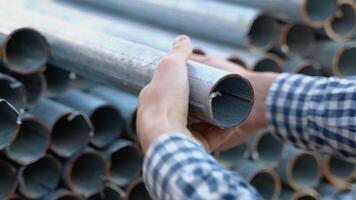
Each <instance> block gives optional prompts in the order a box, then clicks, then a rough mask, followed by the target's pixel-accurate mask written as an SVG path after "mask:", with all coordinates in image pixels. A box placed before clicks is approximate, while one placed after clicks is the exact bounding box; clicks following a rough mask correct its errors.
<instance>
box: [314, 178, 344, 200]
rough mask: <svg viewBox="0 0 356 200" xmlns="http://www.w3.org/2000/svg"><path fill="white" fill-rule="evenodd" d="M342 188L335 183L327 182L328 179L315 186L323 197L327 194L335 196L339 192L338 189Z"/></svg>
mask: <svg viewBox="0 0 356 200" xmlns="http://www.w3.org/2000/svg"><path fill="white" fill-rule="evenodd" d="M339 189H340V188H338V187H337V186H335V185H332V184H330V183H329V182H327V180H325V179H323V180H322V181H321V182H320V183H319V185H318V186H317V187H316V188H315V190H316V191H317V192H318V193H319V194H320V196H322V197H326V196H334V195H336V194H337V192H338V190H339Z"/></svg>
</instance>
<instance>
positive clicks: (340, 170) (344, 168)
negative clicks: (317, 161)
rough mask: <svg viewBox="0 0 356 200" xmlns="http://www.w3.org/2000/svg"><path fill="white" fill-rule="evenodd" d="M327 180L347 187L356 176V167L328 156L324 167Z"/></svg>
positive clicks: (324, 160) (324, 161)
mask: <svg viewBox="0 0 356 200" xmlns="http://www.w3.org/2000/svg"><path fill="white" fill-rule="evenodd" d="M322 169H323V173H324V176H325V178H326V179H327V180H328V181H329V182H330V183H332V184H334V185H337V186H345V185H347V184H348V183H349V182H350V181H351V180H352V179H353V178H354V176H355V173H356V165H355V164H354V163H352V162H348V161H346V160H342V159H340V158H337V157H334V156H331V155H326V156H325V157H324V159H323V165H322Z"/></svg>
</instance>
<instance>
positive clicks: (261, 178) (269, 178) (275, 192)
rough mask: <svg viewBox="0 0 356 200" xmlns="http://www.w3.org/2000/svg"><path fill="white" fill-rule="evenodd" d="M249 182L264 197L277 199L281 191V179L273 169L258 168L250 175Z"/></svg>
mask: <svg viewBox="0 0 356 200" xmlns="http://www.w3.org/2000/svg"><path fill="white" fill-rule="evenodd" d="M249 182H250V184H251V185H252V186H254V187H255V188H256V190H257V191H258V192H259V193H260V194H261V196H262V197H263V198H264V199H277V198H278V197H279V195H280V193H281V187H282V186H281V179H280V177H279V176H278V174H277V173H276V172H275V171H273V170H269V169H264V170H260V171H258V172H256V173H255V174H254V175H253V176H251V177H250V180H249Z"/></svg>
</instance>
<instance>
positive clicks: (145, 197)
mask: <svg viewBox="0 0 356 200" xmlns="http://www.w3.org/2000/svg"><path fill="white" fill-rule="evenodd" d="M126 199H127V200H151V199H152V198H151V196H150V194H149V193H148V191H147V189H146V186H145V184H144V183H143V181H142V178H139V179H136V180H134V181H132V182H131V184H130V185H129V187H128V189H127V196H126Z"/></svg>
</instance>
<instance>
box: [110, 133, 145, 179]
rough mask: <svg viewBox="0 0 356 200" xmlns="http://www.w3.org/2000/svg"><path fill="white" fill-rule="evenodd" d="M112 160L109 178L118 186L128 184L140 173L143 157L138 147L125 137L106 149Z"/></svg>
mask: <svg viewBox="0 0 356 200" xmlns="http://www.w3.org/2000/svg"><path fill="white" fill-rule="evenodd" d="M105 153H106V155H107V156H108V158H109V160H110V175H109V180H110V181H111V182H113V183H114V184H116V185H118V186H127V185H128V184H129V183H130V182H131V181H132V180H133V179H134V178H135V177H136V176H138V175H139V172H140V170H141V164H142V157H141V154H140V152H139V150H138V147H137V146H136V145H134V144H133V143H132V142H130V141H128V140H124V139H120V140H118V141H116V142H115V143H114V144H113V145H111V146H110V147H109V148H108V149H107V150H106V151H105Z"/></svg>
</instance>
